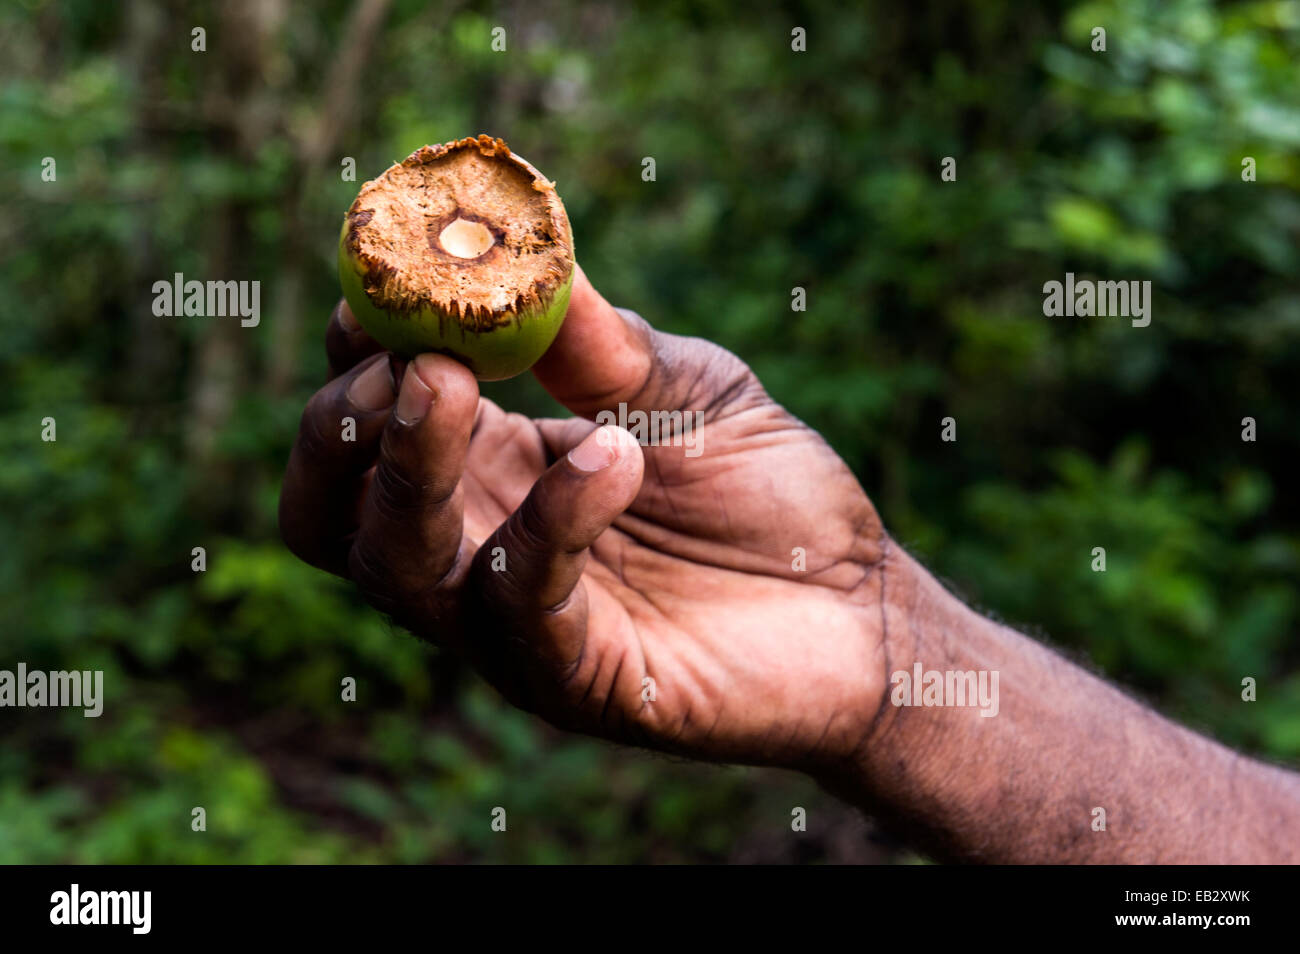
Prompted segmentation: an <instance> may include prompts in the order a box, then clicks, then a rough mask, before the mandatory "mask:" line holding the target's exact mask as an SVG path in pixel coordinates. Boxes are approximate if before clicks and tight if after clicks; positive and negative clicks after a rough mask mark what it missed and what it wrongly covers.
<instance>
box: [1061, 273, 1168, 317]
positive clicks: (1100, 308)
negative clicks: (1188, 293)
mask: <svg viewBox="0 0 1300 954" xmlns="http://www.w3.org/2000/svg"><path fill="white" fill-rule="evenodd" d="M1043 314H1044V315H1046V316H1047V317H1048V318H1061V317H1065V318H1092V317H1097V318H1132V319H1133V327H1134V328H1145V327H1146V326H1147V325H1149V324H1151V283H1150V282H1149V281H1144V282H1140V281H1118V282H1094V281H1092V280H1091V279H1088V278H1084V279H1080V280H1079V281H1077V282H1076V281H1075V280H1074V272H1066V273H1065V282H1064V283H1062V282H1058V281H1050V282H1045V283H1044V284H1043Z"/></svg>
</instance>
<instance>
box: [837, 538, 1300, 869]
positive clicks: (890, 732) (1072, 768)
mask: <svg viewBox="0 0 1300 954" xmlns="http://www.w3.org/2000/svg"><path fill="white" fill-rule="evenodd" d="M883 587H884V592H883V593H882V598H883V606H884V614H885V615H884V628H885V648H886V653H887V657H888V662H887V665H888V669H889V673H890V674H891V675H892V674H893V673H896V672H907V673H909V675H910V674H911V673H913V672H914V666H915V664H916V663H918V662H919V663H920V664H921V668H922V670H926V671H938V672H941V673H947V672H967V671H970V672H975V673H978V672H980V671H985V672H987V673H997V674H998V675H997V683H996V686H997V709H996V715H992V716H985V715H981V710H980V708H979V707H978V706H971V705H967V706H964V707H957V706H953V705H938V706H935V705H929V706H927V705H920V706H915V705H898V704H895V702H896V701H898V700H899V699H900V697H901V699H903V700H905V701H907V702H912V701H914V697H913V696H912V695H911V694H910V693H907V692H904V690H907V689H908V688H909V687H908V686H907V682H908V680H902V679H901V678H900V679H899V680H898V681H897V683H896V684H893V685H891V686H890V695H891V696H893V699H892V700H891V698H889V697H887V698H886V700H885V704H884V706H883V707H882V709H881V711H880V714H879V716H878V718H877V719H876V721H875V724H874V725H873V726H872V727H871V729H870V731H869V732H868V734H867V736H866V739H865V744H864V746H863V747H862V749H861V751H860V752H859V754H858V756H857V757H856V759H855V760H854V764H853V765H852V766H851V767H850V768H849V769H848V770H847V771H846V772H845V773H844V774H843V775H841V776H839V777H836V778H833V779H828V780H827V784H828V785H829V787H831V788H833V789H835V790H837V791H839V792H841V793H842V794H844V795H846V796H847V797H850V798H852V799H854V800H855V801H857V802H858V803H859V804H861V805H862V807H864V808H866V809H867V810H869V811H871V812H873V813H874V814H876V815H878V816H880V817H882V818H883V819H885V820H886V821H892V822H894V823H895V825H897V826H899V827H901V828H903V829H905V830H907V831H908V832H909V833H910V834H911V836H912V837H913V838H915V839H916V840H917V842H918V843H919V844H922V845H924V846H926V847H927V848H929V850H931V851H933V852H934V853H935V854H936V856H938V857H941V858H951V859H961V860H970V861H986V862H1003V863H1021V862H1030V863H1032V862H1038V863H1075V862H1102V863H1191V862H1204V863H1250V862H1255V863H1259V862H1297V861H1300V777H1298V776H1296V775H1295V774H1292V773H1289V772H1286V771H1284V770H1281V769H1278V768H1275V767H1272V766H1268V765H1264V764H1262V763H1259V762H1256V761H1253V760H1250V759H1247V758H1244V757H1242V756H1240V755H1237V754H1236V753H1234V752H1232V751H1231V750H1229V749H1227V748H1225V747H1223V746H1221V745H1219V744H1217V743H1215V742H1212V741H1210V740H1209V739H1206V738H1204V737H1202V736H1200V735H1197V734H1196V733H1194V732H1191V731H1189V730H1187V729H1185V728H1183V727H1181V726H1178V725H1175V724H1174V723H1172V722H1170V721H1168V720H1166V719H1164V718H1162V717H1161V716H1159V715H1158V714H1156V713H1155V712H1153V711H1152V710H1150V709H1148V708H1145V707H1144V706H1142V705H1140V704H1139V703H1137V702H1135V701H1133V700H1132V699H1130V698H1129V697H1127V696H1125V695H1124V694H1123V693H1121V692H1120V691H1118V690H1117V689H1115V688H1114V687H1112V686H1110V685H1108V684H1106V683H1105V682H1103V681H1102V680H1100V679H1097V678H1096V677H1094V676H1092V675H1091V674H1089V673H1087V672H1085V671H1084V670H1083V669H1080V668H1079V667H1077V666H1075V665H1073V664H1071V663H1070V662H1069V661H1067V660H1066V659H1064V658H1063V657H1061V656H1059V655H1057V654H1055V653H1053V652H1051V651H1050V650H1048V649H1046V648H1045V647H1043V646H1042V645H1040V644H1038V643H1036V642H1034V641H1033V640H1030V639H1028V638H1026V637H1024V636H1022V635H1020V634H1019V633H1016V632H1014V631H1012V630H1010V629H1008V628H1006V627H1003V626H999V625H997V624H995V623H993V622H991V621H989V620H987V619H984V618H983V617H981V616H979V615H978V614H976V613H975V612H973V611H972V610H970V609H969V608H968V607H966V606H964V605H963V604H962V603H961V602H960V601H958V600H957V599H956V598H955V597H953V596H952V595H951V594H949V593H948V592H947V591H945V590H944V589H943V588H942V587H941V586H940V585H939V584H938V583H937V582H936V581H935V580H934V579H933V577H931V576H930V575H929V574H928V573H926V572H925V570H924V569H923V568H921V567H920V566H919V565H918V564H916V562H915V561H913V560H912V559H911V557H909V556H907V554H906V553H904V552H903V551H902V550H901V548H898V547H893V548H892V550H891V553H890V554H889V556H888V557H887V560H886V567H885V572H884V575H883ZM988 684H991V680H990V682H989V683H988ZM946 701H947V702H951V701H952V700H951V699H948V700H946ZM968 701H969V700H968ZM990 708H991V707H988V706H986V707H985V709H986V711H988V710H989V709H990ZM1097 809H1103V810H1104V812H1105V815H1104V821H1105V828H1104V830H1099V819H1100V818H1101V817H1102V816H1101V815H1100V813H1098V812H1097V811H1096V810H1097Z"/></svg>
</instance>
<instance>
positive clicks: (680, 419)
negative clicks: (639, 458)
mask: <svg viewBox="0 0 1300 954" xmlns="http://www.w3.org/2000/svg"><path fill="white" fill-rule="evenodd" d="M607 424H617V425H618V426H619V427H621V428H623V430H625V431H627V432H628V433H629V434H631V435H632V436H633V437H634V438H636V441H637V443H638V444H640V445H642V446H643V447H645V446H652V445H653V446H665V447H684V448H686V450H685V451H684V453H685V455H686V456H687V457H699V456H700V454H702V453H704V449H703V447H702V446H701V445H702V431H703V429H704V412H703V411H642V410H639V409H638V410H635V411H629V410H628V409H627V402H626V401H619V403H618V411H617V412H614V411H601V412H600V413H599V414H597V415H596V426H597V427H603V426H605V425H607ZM607 434H608V432H606V431H602V432H601V433H600V434H599V436H598V437H597V440H599V441H600V442H601V443H602V444H608V443H609V442H610V438H609V437H607V436H606V435H607Z"/></svg>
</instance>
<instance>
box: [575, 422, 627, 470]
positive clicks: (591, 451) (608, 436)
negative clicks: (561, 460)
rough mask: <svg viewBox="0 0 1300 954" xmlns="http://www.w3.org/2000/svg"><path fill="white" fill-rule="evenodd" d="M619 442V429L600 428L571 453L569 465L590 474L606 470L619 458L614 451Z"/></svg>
mask: <svg viewBox="0 0 1300 954" xmlns="http://www.w3.org/2000/svg"><path fill="white" fill-rule="evenodd" d="M618 442H619V440H618V430H617V428H613V427H598V428H596V430H594V431H592V432H591V433H590V434H588V435H587V439H586V440H584V441H583V442H582V443H581V444H579V445H578V446H577V447H575V448H573V450H571V451H569V463H571V464H572V465H573V466H574V467H576V468H578V470H581V471H584V472H586V473H588V474H594V473H595V472H596V471H598V470H604V469H605V468H606V467H608V466H609V465H610V464H612V463H614V458H615V457H617V456H618V452H617V451H615V450H614V447H615V445H616V444H618Z"/></svg>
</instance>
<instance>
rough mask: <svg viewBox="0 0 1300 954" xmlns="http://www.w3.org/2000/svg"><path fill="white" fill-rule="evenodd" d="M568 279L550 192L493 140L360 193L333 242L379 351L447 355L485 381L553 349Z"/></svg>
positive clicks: (400, 170)
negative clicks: (337, 245) (430, 352)
mask: <svg viewBox="0 0 1300 954" xmlns="http://www.w3.org/2000/svg"><path fill="white" fill-rule="evenodd" d="M573 269H574V258H573V234H572V231H571V230H570V227H569V217H568V216H567V215H566V214H565V212H564V204H563V203H562V202H561V201H560V197H559V195H558V194H557V193H556V191H555V184H554V183H552V182H549V181H548V180H547V179H546V178H545V177H543V176H542V174H541V173H540V172H538V171H537V170H536V169H535V168H533V167H532V166H531V165H530V164H529V163H527V162H525V161H524V160H523V159H521V158H520V157H519V156H516V155H515V154H514V153H512V152H511V151H510V147H509V146H507V145H506V144H505V142H503V141H502V140H500V139H493V138H491V137H489V136H479V137H477V138H467V139H460V140H457V141H455V142H449V143H445V144H443V145H441V146H424V147H423V148H421V149H417V150H416V151H415V152H413V153H412V154H411V155H410V156H408V157H407V158H406V159H404V160H402V161H401V162H399V163H397V164H396V165H394V166H390V167H389V168H388V169H387V170H386V171H385V172H384V174H383V175H381V176H380V177H379V178H378V179H374V180H371V181H370V182H367V183H366V184H365V185H364V186H362V187H361V192H360V194H358V195H357V198H356V201H355V202H353V203H352V207H351V208H350V209H349V210H348V214H347V216H346V217H345V218H344V220H343V232H342V235H341V236H340V239H339V279H340V282H341V283H342V285H343V295H344V297H345V298H346V299H347V301H348V305H349V306H350V307H351V308H352V313H353V314H354V315H355V316H356V318H357V321H359V322H361V326H362V327H363V328H365V329H366V331H368V332H369V333H370V334H371V336H372V337H374V338H375V340H377V341H378V342H379V343H380V344H382V345H383V346H384V347H385V348H388V349H389V350H391V351H393V352H395V353H397V354H399V355H402V356H403V357H411V356H413V355H415V354H418V353H420V352H422V351H437V352H441V353H442V354H447V355H451V356H452V357H454V358H456V359H458V360H459V361H461V362H463V363H464V364H465V365H467V366H468V367H469V369H470V370H471V371H473V372H474V374H475V376H476V377H478V378H479V379H480V380H483V381H497V380H501V379H502V378H509V377H513V376H514V375H516V374H519V373H520V372H522V371H525V370H527V369H528V368H529V367H531V366H532V365H533V363H534V362H536V361H537V359H538V358H540V357H541V356H542V355H543V354H544V353H545V351H546V349H547V348H549V347H550V345H551V342H552V341H554V340H555V335H556V333H557V332H559V330H560V325H561V324H562V323H563V321H564V313H565V312H566V311H567V310H568V307H569V294H570V292H571V291H572V290H573Z"/></svg>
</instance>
